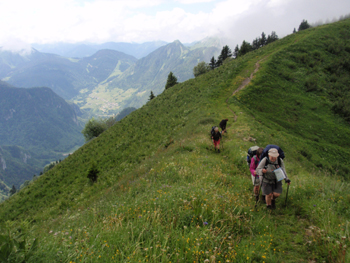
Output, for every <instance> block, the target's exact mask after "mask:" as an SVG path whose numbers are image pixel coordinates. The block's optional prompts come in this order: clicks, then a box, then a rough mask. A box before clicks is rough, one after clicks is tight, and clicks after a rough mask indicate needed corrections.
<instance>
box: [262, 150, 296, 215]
mask: <svg viewBox="0 0 350 263" xmlns="http://www.w3.org/2000/svg"><path fill="white" fill-rule="evenodd" d="M278 168H281V169H282V171H283V173H282V174H283V177H282V178H283V179H284V180H285V182H286V183H287V184H288V185H289V184H290V180H289V179H288V176H287V173H286V169H285V167H284V162H283V160H282V158H279V153H278V150H277V149H276V148H271V149H270V150H269V151H268V157H264V158H263V159H262V160H261V161H260V163H259V165H258V167H257V168H256V173H257V174H258V175H259V176H261V177H262V192H263V195H265V196H266V205H267V208H268V209H276V203H275V201H276V198H277V197H279V196H280V195H281V194H282V178H280V180H278V179H279V178H277V175H278V174H280V173H281V172H279V173H277V171H278Z"/></svg>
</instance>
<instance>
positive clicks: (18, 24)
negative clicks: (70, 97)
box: [0, 0, 350, 46]
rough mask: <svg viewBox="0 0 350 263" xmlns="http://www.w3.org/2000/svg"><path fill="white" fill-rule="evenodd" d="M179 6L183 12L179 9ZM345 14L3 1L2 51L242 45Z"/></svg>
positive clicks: (252, 4)
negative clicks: (29, 46) (16, 46)
mask: <svg viewBox="0 0 350 263" xmlns="http://www.w3.org/2000/svg"><path fill="white" fill-rule="evenodd" d="M209 1H210V2H212V4H213V6H214V8H213V9H212V10H211V11H209V12H208V11H207V12H205V11H201V9H200V6H201V5H200V3H205V2H209ZM174 3H175V5H176V3H178V7H176V8H174ZM185 3H186V4H194V5H198V9H196V10H195V13H194V11H193V5H192V9H188V10H187V9H186V8H187V6H189V5H185ZM180 7H181V8H180ZM207 7H208V6H207ZM207 7H206V8H207ZM153 8H155V9H153ZM152 10H154V11H152ZM190 10H192V11H190ZM344 10H345V11H346V10H350V1H348V0H293V1H291V0H246V1H242V0H173V1H166V0H152V1H151V0H127V1H125V0H90V1H87V0H60V1H57V0H31V1H23V0H11V1H7V0H0V25H2V26H1V30H0V46H1V43H4V42H7V43H11V42H14V41H13V39H17V40H21V41H22V42H26V43H35V42H36V43H48V42H58V41H63V42H79V41H90V42H106V41H124V42H131V41H135V42H145V41H152V40H165V41H169V42H171V41H173V40H175V39H179V40H180V41H181V42H192V41H195V40H200V39H202V38H204V37H206V36H211V35H214V34H218V35H220V36H226V37H233V38H234V39H235V41H236V43H241V41H242V40H243V39H245V40H247V41H251V40H252V39H253V38H255V37H257V36H259V35H260V34H261V32H262V31H264V32H266V33H267V34H269V33H270V32H271V31H272V30H274V31H276V32H277V34H278V35H279V36H283V35H286V34H288V33H290V32H292V30H293V28H294V27H298V25H299V24H300V22H301V20H302V19H308V21H309V22H310V23H312V22H314V21H319V20H320V19H323V20H326V19H327V18H328V19H329V20H332V19H333V18H334V17H339V16H340V15H345V14H346V13H344ZM149 11H151V12H149ZM349 12H350V11H349ZM4 25H6V26H4ZM17 42H18V41H17ZM7 46H9V45H7Z"/></svg>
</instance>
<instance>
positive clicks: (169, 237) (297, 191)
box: [0, 20, 350, 262]
mask: <svg viewBox="0 0 350 263" xmlns="http://www.w3.org/2000/svg"><path fill="white" fill-rule="evenodd" d="M349 27H350V20H344V21H340V22H337V23H334V24H330V25H325V26H321V27H318V28H313V29H309V30H305V31H301V32H298V33H296V34H293V35H290V36H287V37H285V38H283V39H281V40H278V41H276V42H273V43H271V44H269V45H268V46H266V47H264V48H261V49H258V50H257V51H254V52H250V53H248V54H246V55H245V56H242V57H240V58H238V59H231V60H227V61H225V63H224V64H223V65H222V66H220V67H219V68H217V69H215V70H212V71H210V72H208V73H206V74H204V75H201V76H199V77H197V78H196V79H191V80H188V81H185V82H183V83H180V84H178V85H176V86H174V87H172V88H170V89H167V90H165V91H164V92H163V93H162V94H160V95H158V96H157V97H156V98H155V99H153V100H151V101H149V102H148V103H147V104H146V105H144V106H143V107H142V108H140V109H138V110H136V111H134V112H132V113H131V114H130V115H128V116H127V117H125V118H124V119H122V120H121V121H120V122H118V123H117V124H116V125H114V126H113V127H111V128H110V129H108V130H107V131H105V132H104V133H103V134H101V135H100V136H99V137H98V138H96V139H94V140H92V141H91V142H89V143H88V144H86V145H84V146H83V147H81V148H80V149H79V150H77V151H76V152H75V153H74V154H72V155H71V156H69V157H68V158H66V159H65V160H64V161H62V162H61V163H60V164H58V165H57V166H56V167H55V168H53V169H52V170H50V171H49V172H47V173H45V174H44V175H43V176H42V177H40V178H39V179H38V180H36V181H35V182H34V183H33V184H31V185H29V186H28V187H26V188H24V189H23V190H22V191H20V192H19V193H17V194H15V195H14V196H12V197H11V199H10V200H8V201H6V202H4V203H3V204H0V218H1V222H5V221H6V220H11V221H12V223H11V224H9V223H8V224H7V228H10V229H12V230H13V231H15V227H16V226H18V225H20V224H22V225H25V226H26V228H24V227H22V229H30V230H31V231H30V232H26V233H27V234H26V235H27V236H28V240H33V238H35V239H36V240H37V241H35V242H36V246H35V249H33V253H32V254H30V255H29V256H28V258H29V259H28V262H50V261H52V262H59V261H67V262H69V261H72V262H77V261H79V260H82V261H92V262H95V261H98V260H100V261H104V262H115V261H118V262H139V261H140V262H169V261H171V262H219V261H220V262H323V261H325V262H348V261H349V260H350V256H349V254H348V253H347V250H346V247H348V246H349V245H350V236H349V231H348V227H349V221H350V212H349V210H348V203H349V201H350V195H349V190H350V185H349V178H348V174H347V172H346V169H347V167H348V166H349V162H350V161H349V160H350V150H349V147H348V143H349V142H348V138H349V133H350V127H349V123H348V122H347V115H346V110H345V109H346V108H342V107H340V109H342V110H341V111H339V105H342V104H339V102H340V101H342V100H346V99H347V93H346V87H347V86H346V85H343V84H342V83H343V82H342V81H345V83H346V79H347V74H346V72H347V67H348V62H347V61H348V59H347V58H348V56H349V52H350V49H349V47H348V42H347V41H341V39H344V37H345V39H346V37H347V32H349V30H348V29H349ZM338 40H339V41H338ZM340 58H342V59H340ZM316 76H317V78H316ZM249 77H251V81H250V83H248V85H246V86H245V87H244V88H243V89H242V90H240V91H239V92H237V93H235V91H236V90H237V89H238V88H239V87H240V86H241V84H242V82H243V81H245V80H246V79H247V78H249ZM338 81H341V82H338ZM247 82H248V81H247ZM315 87H316V88H315ZM336 91H341V93H340V94H342V96H337V93H336ZM233 94H234V95H233ZM224 118H228V119H229V121H228V133H227V135H225V136H224V138H223V140H222V144H221V145H222V148H223V149H222V152H221V153H220V154H218V153H215V152H214V151H213V146H212V142H211V140H210V137H209V131H210V129H211V127H212V126H213V125H218V123H219V122H220V120H221V119H224ZM256 144H257V145H260V146H263V147H264V146H266V145H267V144H277V145H279V146H280V147H282V149H283V150H284V152H285V154H286V159H285V164H286V169H287V173H288V175H289V178H290V179H291V180H292V184H291V185H290V187H289V188H288V196H286V192H287V191H286V190H287V186H286V185H284V186H283V188H284V192H283V194H282V195H281V197H280V198H279V199H277V201H276V202H277V209H276V210H274V211H267V210H266V209H265V208H264V205H263V204H258V205H257V207H255V201H254V200H255V199H253V196H252V185H251V178H250V175H249V170H248V167H247V164H246V161H245V157H246V151H247V150H248V148H249V147H250V146H253V145H256ZM88 174H90V175H91V174H95V175H97V176H98V177H97V181H96V182H95V183H92V182H89V180H88V178H87V176H88ZM285 205H287V206H285ZM21 220H28V221H30V222H32V223H31V224H29V223H27V224H25V222H26V221H24V223H23V221H21ZM28 242H29V241H28ZM27 245H28V244H27ZM16 256H18V255H16V254H14V257H16Z"/></svg>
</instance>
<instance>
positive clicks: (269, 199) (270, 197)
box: [266, 193, 273, 205]
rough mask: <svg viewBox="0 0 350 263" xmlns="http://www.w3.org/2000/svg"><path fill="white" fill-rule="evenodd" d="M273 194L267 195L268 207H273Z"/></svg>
mask: <svg viewBox="0 0 350 263" xmlns="http://www.w3.org/2000/svg"><path fill="white" fill-rule="evenodd" d="M272 197H273V193H271V194H268V195H266V205H271V200H272Z"/></svg>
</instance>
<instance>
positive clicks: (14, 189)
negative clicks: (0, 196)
mask: <svg viewBox="0 0 350 263" xmlns="http://www.w3.org/2000/svg"><path fill="white" fill-rule="evenodd" d="M16 192H17V189H16V187H15V186H14V185H12V188H11V190H10V196H11V195H14V194H15V193H16Z"/></svg>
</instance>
